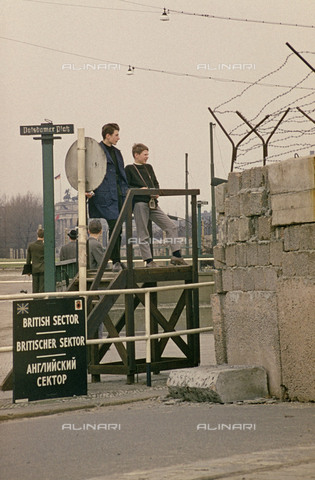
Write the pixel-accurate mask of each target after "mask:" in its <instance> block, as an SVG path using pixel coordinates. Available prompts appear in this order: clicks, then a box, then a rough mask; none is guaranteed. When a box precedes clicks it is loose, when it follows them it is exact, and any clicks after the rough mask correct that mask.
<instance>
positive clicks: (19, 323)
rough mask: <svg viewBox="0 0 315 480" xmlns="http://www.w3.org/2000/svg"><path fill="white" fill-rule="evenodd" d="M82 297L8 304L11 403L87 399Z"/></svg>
mask: <svg viewBox="0 0 315 480" xmlns="http://www.w3.org/2000/svg"><path fill="white" fill-rule="evenodd" d="M85 330H86V328H85V308H84V299H83V298H64V299H55V298H52V299H48V300H47V299H45V300H31V301H27V300H26V301H16V302H13V401H14V402H16V401H17V400H20V401H22V400H25V401H26V400H41V399H47V398H56V397H69V396H73V395H86V394H87V365H86V335H85Z"/></svg>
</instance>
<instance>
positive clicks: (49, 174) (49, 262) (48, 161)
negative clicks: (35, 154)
mask: <svg viewBox="0 0 315 480" xmlns="http://www.w3.org/2000/svg"><path fill="white" fill-rule="evenodd" d="M71 133H74V126H73V125H72V124H67V125H64V124H62V125H53V124H52V123H41V124H40V125H28V126H21V127H20V135H36V134H40V137H34V140H41V142H42V164H43V197H44V231H45V234H44V261H45V292H54V291H55V290H56V274H55V202H54V155H53V145H54V140H58V139H61V137H56V136H54V135H55V134H62V135H63V134H71Z"/></svg>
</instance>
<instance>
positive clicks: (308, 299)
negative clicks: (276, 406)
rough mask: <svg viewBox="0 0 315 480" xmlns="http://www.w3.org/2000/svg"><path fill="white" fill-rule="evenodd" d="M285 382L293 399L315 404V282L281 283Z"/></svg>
mask: <svg viewBox="0 0 315 480" xmlns="http://www.w3.org/2000/svg"><path fill="white" fill-rule="evenodd" d="M277 294H278V318H279V332H280V348H281V362H282V377H283V378H282V383H283V385H284V386H285V387H286V391H287V397H288V399H290V400H299V401H301V402H309V401H315V348H314V338H315V279H314V278H313V279H310V278H287V279H284V278H283V279H280V280H279V281H278V290H277Z"/></svg>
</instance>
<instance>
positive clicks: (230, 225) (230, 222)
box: [227, 218, 240, 243]
mask: <svg viewBox="0 0 315 480" xmlns="http://www.w3.org/2000/svg"><path fill="white" fill-rule="evenodd" d="M239 220H240V219H239V218H228V219H227V242H228V243H236V242H237V241H238V238H239Z"/></svg>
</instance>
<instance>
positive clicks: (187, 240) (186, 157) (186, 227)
mask: <svg viewBox="0 0 315 480" xmlns="http://www.w3.org/2000/svg"><path fill="white" fill-rule="evenodd" d="M185 189H186V190H188V153H185ZM185 231H186V255H189V230H188V195H186V196H185Z"/></svg>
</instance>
